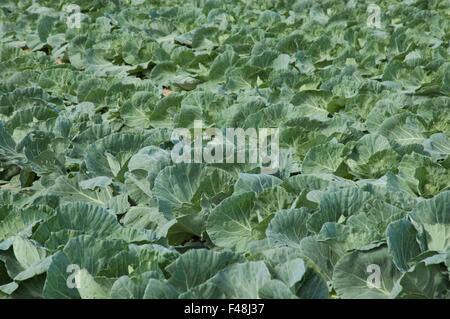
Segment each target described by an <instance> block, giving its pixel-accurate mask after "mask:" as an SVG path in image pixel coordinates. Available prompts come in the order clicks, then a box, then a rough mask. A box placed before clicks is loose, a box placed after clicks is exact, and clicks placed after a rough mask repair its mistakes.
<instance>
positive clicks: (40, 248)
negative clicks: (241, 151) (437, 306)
mask: <svg viewBox="0 0 450 319" xmlns="http://www.w3.org/2000/svg"><path fill="white" fill-rule="evenodd" d="M374 2H376V5H378V6H379V8H380V14H381V15H380V21H379V22H380V25H378V26H376V25H375V26H374V25H370V24H368V23H367V22H368V19H370V14H372V13H371V12H368V11H367V9H368V7H369V5H370V4H372V2H370V1H363V0H350V1H344V0H324V1H313V0H284V1H283V0H262V1H246V0H196V1H194V0H193V1H182V0H165V1H155V0H153V1H144V0H128V1H126V0H123V1H118V0H114V1H106V0H104V1H103V0H102V1H91V0H66V1H63V0H40V1H36V0H34V1H25V0H4V1H2V2H1V3H0V185H1V188H0V297H4V298H41V297H43V298H411V297H418V298H447V297H448V296H449V290H450V283H449V267H450V171H449V167H450V157H449V154H450V142H449V138H450V61H449V54H450V51H449V40H450V15H449V12H450V1H448V0H405V1H398V0H381V1H374ZM72 3H73V4H77V5H79V6H80V7H81V19H80V28H77V27H76V25H75V26H74V25H73V22H74V21H72V20H73V19H72V20H71V21H70V22H71V23H68V18H69V20H70V19H71V17H70V14H71V12H69V11H68V10H67V6H68V5H69V4H72ZM72 18H73V16H72ZM194 120H202V121H203V123H204V125H205V126H208V127H217V128H225V127H242V128H244V129H245V128H260V127H265V128H268V127H278V128H279V129H280V136H279V142H280V167H279V170H278V171H277V172H276V173H274V174H270V175H269V174H263V173H261V170H260V166H259V164H249V163H247V164H205V163H200V164H196V163H188V164H186V163H180V164H174V163H173V162H172V159H171V156H170V152H171V149H172V148H173V147H174V145H175V144H176V143H177V142H178V141H176V140H174V139H172V138H171V132H172V130H173V129H174V128H178V127H184V128H192V127H193V123H194ZM70 265H79V267H80V268H81V271H80V272H79V273H78V274H77V276H78V277H77V278H78V279H79V283H80V285H79V286H78V287H75V288H73V287H72V288H70V287H69V286H68V285H67V281H68V280H70V278H69V276H70V275H71V274H72V272H71V271H70V269H71V268H70V267H69V268H68V266H70ZM374 265H375V266H374ZM371 267H372V268H371ZM374 267H375V268H374ZM376 267H378V270H379V274H380V281H381V282H380V285H376V281H375V284H374V286H371V285H368V284H367V280H368V277H369V276H371V274H375V275H376V271H375V270H376V269H377V268H376ZM374 271H375V272H374ZM77 282H78V281H77Z"/></svg>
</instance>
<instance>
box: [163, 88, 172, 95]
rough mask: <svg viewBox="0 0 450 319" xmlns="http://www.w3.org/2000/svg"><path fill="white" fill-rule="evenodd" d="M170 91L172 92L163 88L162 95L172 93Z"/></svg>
mask: <svg viewBox="0 0 450 319" xmlns="http://www.w3.org/2000/svg"><path fill="white" fill-rule="evenodd" d="M172 93H173V91H172V90H169V89H166V88H163V95H164V96H169V95H170V94H172Z"/></svg>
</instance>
